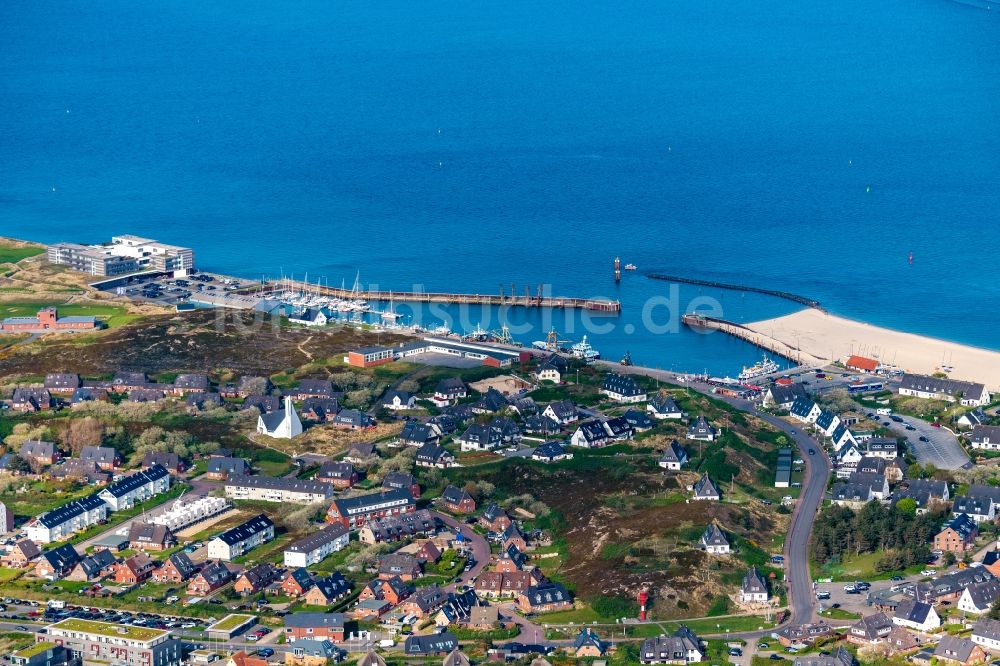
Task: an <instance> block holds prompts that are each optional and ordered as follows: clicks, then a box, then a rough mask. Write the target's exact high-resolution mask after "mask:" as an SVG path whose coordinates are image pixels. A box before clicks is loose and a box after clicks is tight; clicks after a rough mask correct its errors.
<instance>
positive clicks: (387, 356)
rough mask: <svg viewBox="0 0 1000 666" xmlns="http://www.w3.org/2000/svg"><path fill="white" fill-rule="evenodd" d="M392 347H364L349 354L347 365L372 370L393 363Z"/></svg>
mask: <svg viewBox="0 0 1000 666" xmlns="http://www.w3.org/2000/svg"><path fill="white" fill-rule="evenodd" d="M392 360H393V350H392V347H362V348H361V349H358V350H355V351H352V352H348V353H347V365H351V366H354V367H355V368H371V367H373V366H376V365H384V364H385V363H392Z"/></svg>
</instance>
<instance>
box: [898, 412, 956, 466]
mask: <svg viewBox="0 0 1000 666" xmlns="http://www.w3.org/2000/svg"><path fill="white" fill-rule="evenodd" d="M895 416H896V418H895V419H893V418H892V417H886V416H883V417H881V423H882V424H883V425H886V424H888V426H889V428H890V429H892V431H893V432H894V433H896V434H897V435H900V436H903V437H906V442H907V444H906V446H907V448H908V449H909V450H910V452H911V453H912V454H913V457H914V458H916V459H917V462H919V463H920V464H922V465H926V464H927V463H930V464H932V465H934V466H935V467H937V468H938V469H959V468H961V467H964V466H966V465H969V464H971V463H970V462H969V456H968V455H966V453H965V449H963V448H962V445H961V444H959V443H958V438H957V437H956V436H955V435H954V434H953V433H952V432H951V431H950V430H948V429H947V428H942V427H934V426H932V425H931V424H930V423H928V422H927V421H924V420H923V419H918V418H916V417H914V416H903V415H895ZM897 419H898V420H897ZM907 426H909V427H907Z"/></svg>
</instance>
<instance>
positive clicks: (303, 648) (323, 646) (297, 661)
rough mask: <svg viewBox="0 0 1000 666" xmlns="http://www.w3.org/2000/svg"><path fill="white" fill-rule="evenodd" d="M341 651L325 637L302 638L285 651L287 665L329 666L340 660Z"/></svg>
mask: <svg viewBox="0 0 1000 666" xmlns="http://www.w3.org/2000/svg"><path fill="white" fill-rule="evenodd" d="M341 655H342V653H341V651H340V649H338V648H337V647H336V646H334V644H333V643H331V642H330V641H328V640H325V639H322V640H321V639H316V638H300V639H298V640H297V641H295V645H293V646H292V649H291V651H290V652H285V666H327V664H330V663H336V662H338V661H340V658H341Z"/></svg>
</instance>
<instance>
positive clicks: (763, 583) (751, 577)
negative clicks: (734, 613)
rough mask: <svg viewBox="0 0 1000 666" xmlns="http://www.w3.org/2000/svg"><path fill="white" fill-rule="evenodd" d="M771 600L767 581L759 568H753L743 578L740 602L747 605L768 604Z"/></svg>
mask: <svg viewBox="0 0 1000 666" xmlns="http://www.w3.org/2000/svg"><path fill="white" fill-rule="evenodd" d="M770 598H771V592H770V590H769V588H768V586H767V580H766V579H765V578H764V576H763V574H761V573H760V570H758V569H757V567H752V568H751V569H750V570H749V571H747V572H746V575H744V576H743V583H742V584H741V585H740V601H741V602H742V603H745V604H762V603H767V600H768V599H770Z"/></svg>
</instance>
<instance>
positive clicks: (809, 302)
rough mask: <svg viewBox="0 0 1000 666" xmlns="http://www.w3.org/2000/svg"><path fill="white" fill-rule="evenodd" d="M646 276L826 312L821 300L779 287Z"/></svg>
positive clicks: (650, 274)
mask: <svg viewBox="0 0 1000 666" xmlns="http://www.w3.org/2000/svg"><path fill="white" fill-rule="evenodd" d="M646 277H648V278H649V279H651V280H664V281H666V282H683V283H684V284H694V285H698V286H701V287H714V288H716V289H729V290H732V291H749V292H753V293H755V294H765V295H767V296H774V297H776V298H783V299H785V300H786V301H792V302H794V303H801V304H802V305H804V306H806V307H809V308H815V309H817V310H820V311H824V312H825V310H823V307H822V306H821V305H820V304H819V301H817V300H814V299H812V298H806V297H805V296H800V295H799V294H793V293H791V292H788V291H779V290H777V289H764V288H763V287H752V286H749V285H744V284H727V283H725V282H715V281H713V280H699V279H697V278H687V277H679V276H677V275H663V274H662V273H647V274H646Z"/></svg>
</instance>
